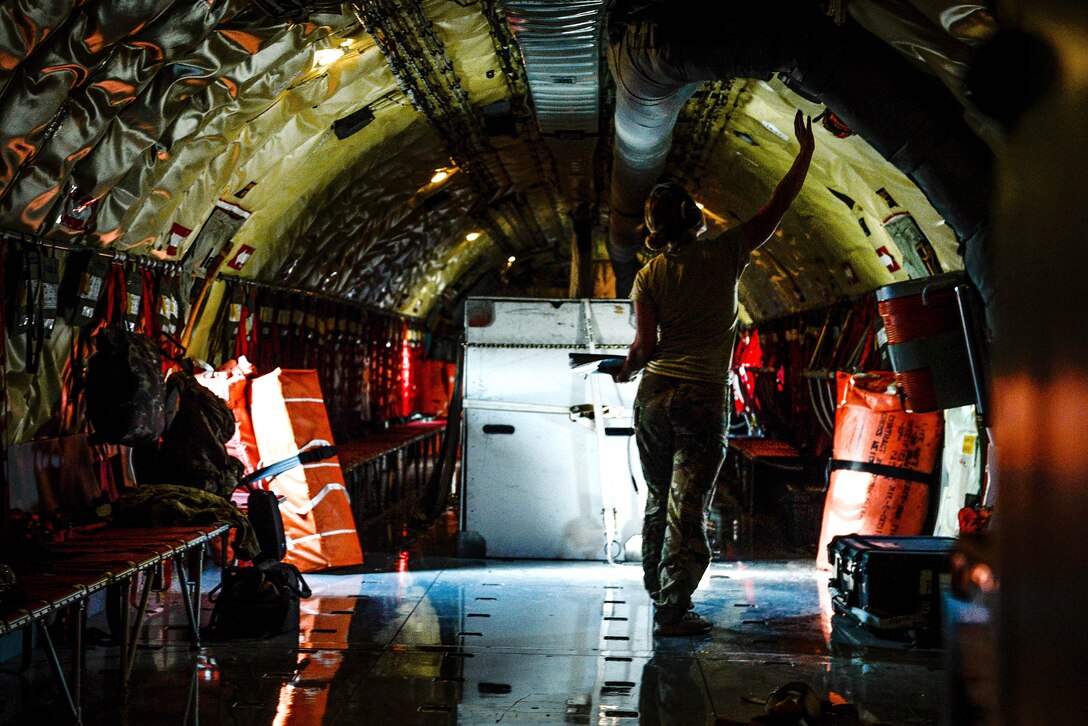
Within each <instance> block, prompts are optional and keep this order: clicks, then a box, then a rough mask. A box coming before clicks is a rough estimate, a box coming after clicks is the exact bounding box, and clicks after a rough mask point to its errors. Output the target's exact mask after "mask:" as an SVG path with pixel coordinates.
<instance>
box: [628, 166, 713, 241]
mask: <svg viewBox="0 0 1088 726" xmlns="http://www.w3.org/2000/svg"><path fill="white" fill-rule="evenodd" d="M665 195H671V196H673V197H674V198H675V201H670V202H664V201H663V200H660V197H662V196H665ZM663 203H665V204H669V205H670V207H669V208H666V209H665V210H661V209H660V205H661V204H663ZM655 212H656V214H655ZM643 221H644V222H645V224H646V229H648V230H649V231H650V232H651V235H650V237H649V238H647V240H646V244H647V246H649V247H650V248H651V249H661V248H662V247H664V246H665V244H667V243H668V242H670V241H672V238H676V237H680V236H681V235H684V234H685V233H688V232H691V231H693V230H697V231H699V232H701V231H702V230H703V229H706V220H705V219H704V218H703V210H701V209H699V205H698V204H696V203H695V200H694V199H693V198H692V196H691V194H690V193H688V190H687V189H685V188H684V187H682V186H680V185H679V184H677V183H675V182H662V183H660V184H658V185H657V186H655V187H654V188H653V189H652V190H651V191H650V195H649V196H648V197H647V198H646V206H645V208H644V210H643ZM662 238H664V239H662Z"/></svg>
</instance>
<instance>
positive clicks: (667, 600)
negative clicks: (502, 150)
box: [614, 111, 815, 636]
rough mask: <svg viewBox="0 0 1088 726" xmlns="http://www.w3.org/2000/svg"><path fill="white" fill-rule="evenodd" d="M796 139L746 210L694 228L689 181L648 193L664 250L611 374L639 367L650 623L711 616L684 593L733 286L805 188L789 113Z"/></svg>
mask: <svg viewBox="0 0 1088 726" xmlns="http://www.w3.org/2000/svg"><path fill="white" fill-rule="evenodd" d="M793 128H794V133H795V135H796V138H797V141H798V143H799V145H800V151H799V152H798V154H797V157H796V159H794V162H793V165H792V166H791V167H790V170H789V171H788V172H786V175H785V176H784V177H782V180H781V181H780V182H779V183H778V186H777V187H775V190H774V192H773V193H772V194H771V198H770V199H769V200H768V201H767V203H766V204H765V205H763V207H762V208H760V210H759V211H758V212H756V214H755V215H753V216H752V218H751V219H749V220H748V221H746V222H744V223H742V224H740V225H737V226H734V227H731V228H730V229H728V230H726V231H725V232H724V233H722V234H719V235H715V236H712V237H709V238H708V239H700V236H701V235H702V234H703V232H705V231H706V220H705V218H704V216H703V213H702V210H701V207H700V205H699V204H698V203H697V202H696V201H695V199H694V198H692V196H691V194H689V193H688V192H687V190H686V189H684V188H683V187H681V186H679V185H678V184H673V183H671V182H665V183H663V184H658V185H657V186H656V187H654V189H653V191H651V192H650V196H649V197H648V198H647V199H646V209H645V215H644V216H645V222H646V227H647V229H649V230H650V236H649V237H648V238H647V239H646V245H647V246H648V247H649V248H650V249H652V250H655V251H661V252H662V254H659V255H657V256H656V257H654V258H653V259H651V260H650V261H649V262H648V263H646V265H645V266H644V267H643V268H642V269H641V270H639V271H638V274H637V275H635V280H634V285H633V286H632V288H631V299H632V300H633V301H634V303H635V328H636V329H635V340H634V342H633V343H631V348H630V350H629V351H628V352H627V358H626V360H625V361H624V363H623V367H622V368H621V369H620V370H619V371H618V372H617V373H616V374H615V375H614V378H615V379H616V380H617V381H620V382H624V381H629V380H631V379H632V378H633V377H634V375H635V373H636V372H637V371H639V370H640V369H642V368H645V369H646V374H645V375H644V377H643V379H642V383H641V384H640V385H639V389H638V395H637V396H636V397H635V436H636V440H637V442H638V449H639V456H640V458H641V459H642V471H643V474H644V475H645V477H646V483H647V489H648V490H649V491H648V495H647V498H646V513H645V519H644V522H643V531H642V535H643V541H642V551H643V569H644V573H645V584H646V590H647V591H648V592H649V593H650V596H651V597H652V598H653V600H654V608H655V612H654V633H655V634H656V635H664V636H670V635H697V634H700V633H706V632H709V631H710V630H711V628H712V623H711V622H710V621H709V620H707V619H706V618H704V617H702V616H700V615H698V614H696V613H694V612H692V601H691V595H692V593H693V592H694V591H695V588H696V587H698V585H699V580H700V579H701V578H702V576H703V573H704V572H706V568H707V567H708V566H709V564H710V543H709V542H708V541H707V536H706V519H707V507H708V506H709V505H710V500H711V497H712V496H713V493H714V492H713V489H714V479H715V478H716V477H717V474H718V469H719V468H720V467H721V463H722V458H723V457H722V454H723V451H724V447H723V443H724V441H725V435H726V432H727V431H728V425H727V421H726V419H727V416H728V411H727V409H726V396H725V389H726V386H727V385H728V376H729V368H730V366H731V363H732V356H733V348H734V347H735V346H736V336H737V320H738V314H739V304H738V296H737V289H738V285H739V283H740V276H741V273H743V272H744V268H745V267H746V266H747V265H748V260H749V255H750V253H751V252H752V251H753V250H755V249H756V248H758V247H759V246H760V245H762V244H763V243H764V242H766V241H767V240H768V239H769V238H770V236H771V235H772V234H773V233H774V231H775V229H776V228H777V227H778V224H779V222H781V221H782V217H783V215H785V213H786V210H787V209H788V208H789V206H790V204H791V203H792V202H793V200H794V199H795V198H796V197H797V194H798V192H800V191H801V185H802V184H803V183H804V180H805V175H806V174H807V173H808V167H809V163H810V161H811V160H812V151H813V148H814V146H815V142H814V141H813V137H812V121H811V120H809V121H808V122H807V123H806V122H805V119H804V116H803V115H802V114H801V112H800V111H798V112H797V115H796V116H795V117H794V121H793Z"/></svg>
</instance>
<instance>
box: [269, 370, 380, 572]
mask: <svg viewBox="0 0 1088 726" xmlns="http://www.w3.org/2000/svg"><path fill="white" fill-rule="evenodd" d="M250 385H251V386H252V388H251V392H250V407H251V408H250V412H251V414H252V419H253V431H254V433H255V434H256V435H257V444H258V446H260V449H261V457H262V459H263V461H264V463H266V464H270V463H273V462H276V461H279V460H281V459H286V458H287V457H289V456H292V455H294V454H296V453H298V452H299V451H300V450H302V449H304V448H306V447H307V446H311V445H321V444H323V443H329V444H331V443H332V429H331V428H330V427H329V417H328V414H327V413H326V411H325V400H324V398H323V397H322V395H321V386H320V384H319V383H318V380H317V371H314V370H283V369H281V368H277V369H276V370H274V371H272V372H271V373H268V374H267V375H263V376H261V377H260V378H255V379H254V380H253V381H252V382H251V384H250ZM314 442H318V443H316V444H315V443H314ZM270 488H271V489H272V490H273V491H275V492H276V493H277V494H281V495H283V496H284V497H285V498H286V501H285V502H283V504H281V505H280V512H281V513H282V515H283V529H284V532H285V533H286V535H287V556H286V557H284V562H289V563H291V564H293V565H295V566H296V567H298V568H299V569H300V570H302V571H303V572H314V571H316V570H324V569H326V568H329V567H343V566H345V565H358V564H361V563H362V561H363V553H362V550H361V549H360V547H359V537H358V535H357V534H356V531H355V521H354V519H353V518H352V514H351V503H350V501H349V500H348V493H347V490H346V489H345V488H344V474H343V472H342V471H341V470H340V462H339V459H337V458H336V457H333V458H332V459H326V460H325V461H319V462H316V463H313V464H306V465H305V466H304V467H295V468H294V469H291V470H290V471H288V472H285V473H283V474H280V475H279V476H277V477H276V478H275V479H273V480H272V485H271V487H270Z"/></svg>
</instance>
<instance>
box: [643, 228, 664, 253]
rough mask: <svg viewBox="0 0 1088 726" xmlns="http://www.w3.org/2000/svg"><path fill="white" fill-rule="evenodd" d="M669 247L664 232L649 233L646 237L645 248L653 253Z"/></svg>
mask: <svg viewBox="0 0 1088 726" xmlns="http://www.w3.org/2000/svg"><path fill="white" fill-rule="evenodd" d="M668 245H669V238H668V236H666V235H665V233H664V232H650V234H649V235H648V236H647V237H646V246H647V247H649V248H650V250H652V251H654V252H658V251H660V250H663V249H665V248H666V247H668Z"/></svg>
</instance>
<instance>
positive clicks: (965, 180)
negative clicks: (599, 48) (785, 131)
mask: <svg viewBox="0 0 1088 726" xmlns="http://www.w3.org/2000/svg"><path fill="white" fill-rule="evenodd" d="M609 44H610V45H609V64H610V66H611V69H612V75H613V77H614V78H615V81H616V114H615V128H616V132H615V133H616V142H615V147H614V152H613V164H612V181H611V188H610V193H609V204H610V214H611V218H610V220H609V222H610V224H609V229H610V232H609V244H608V247H609V255H610V257H611V259H612V266H613V270H614V271H615V273H616V280H617V282H616V292H617V295H619V296H621V297H622V296H624V295H626V294H628V292H629V290H630V287H631V283H632V282H633V280H634V275H635V272H636V271H637V269H638V263H637V262H636V260H635V253H636V251H637V249H638V246H639V244H640V242H641V230H640V228H639V225H640V223H641V219H642V205H643V202H644V200H645V199H646V197H647V195H648V194H649V191H650V189H651V188H652V187H653V185H654V184H655V183H656V182H657V180H658V177H659V176H660V174H661V171H662V169H663V167H664V165H665V159H666V156H667V154H668V151H669V146H670V143H671V138H672V130H673V127H674V125H675V123H676V119H677V116H678V115H679V113H680V109H681V107H682V106H683V104H684V102H685V101H687V99H688V98H690V96H691V94H692V93H693V92H694V91H695V89H696V87H697V85H698V84H699V83H702V82H704V81H710V80H725V79H730V78H760V79H767V78H769V77H770V76H771V75H772V74H774V73H781V74H783V76H784V80H785V81H786V82H787V84H788V85H789V86H790V87H791V88H793V89H794V90H796V91H797V92H798V93H800V94H801V95H803V96H805V97H807V98H810V99H814V100H819V101H820V102H821V103H823V104H825V105H826V106H827V107H828V108H829V109H830V110H832V111H834V113H835V115H836V116H838V117H839V118H840V119H842V120H843V121H844V122H845V123H846V124H847V125H849V126H850V128H851V129H853V130H854V131H855V132H857V133H858V134H859V135H860V136H861V137H862V138H864V139H865V140H866V141H867V142H868V143H869V144H870V145H871V146H872V147H873V148H874V149H875V150H876V151H877V152H878V153H879V154H881V155H882V156H883V157H884V158H886V159H887V160H888V161H889V162H891V163H892V164H893V165H894V166H896V167H897V168H898V169H900V170H901V171H902V172H903V173H904V174H906V175H907V176H908V177H909V178H910V179H911V180H912V181H913V182H914V183H915V184H917V185H918V187H919V188H920V189H921V190H922V191H923V192H924V193H925V194H926V196H927V197H928V199H929V201H930V203H931V204H932V205H933V207H934V208H935V209H936V210H937V212H938V213H939V214H940V215H941V216H942V217H944V219H945V220H946V221H947V222H948V224H949V226H950V227H951V228H952V230H953V231H954V232H955V233H956V235H957V237H958V239H959V241H960V254H961V255H962V256H963V257H964V260H965V266H966V268H967V272H968V275H969V276H970V277H971V279H972V281H973V282H974V283H975V285H976V286H977V287H978V288H979V290H980V292H981V293H982V295H983V297H984V299H985V300H986V301H987V302H989V300H990V298H991V297H992V294H993V290H992V284H991V280H992V275H990V274H989V272H988V270H987V263H988V260H987V259H986V258H987V254H986V252H985V250H984V246H985V237H986V232H985V226H986V220H987V209H988V206H989V201H990V190H991V186H992V161H993V160H992V154H991V153H990V150H989V148H988V147H986V146H985V145H984V144H983V143H982V142H981V141H980V140H979V139H978V137H976V136H975V135H974V134H973V133H972V132H971V130H970V129H969V128H968V126H967V124H966V123H965V122H964V121H963V118H962V114H963V108H962V107H961V106H960V105H959V103H958V102H957V101H956V100H955V99H954V98H953V97H952V96H951V94H950V93H949V92H948V91H947V90H946V89H945V88H944V86H942V85H941V84H940V83H939V82H938V81H936V80H935V79H933V78H931V77H927V76H925V75H923V74H922V73H919V72H918V71H917V70H915V69H914V68H913V67H912V66H911V65H910V64H909V62H907V61H906V60H904V59H903V58H902V57H901V56H900V55H899V54H897V53H896V52H895V51H894V50H893V49H891V48H890V47H889V46H887V45H886V44H884V43H882V42H881V41H880V40H878V39H877V38H875V37H873V36H872V35H870V34H868V33H866V32H865V31H863V30H861V29H860V28H858V27H856V26H854V25H852V24H849V23H848V24H846V25H843V26H838V25H835V24H834V23H833V22H832V21H831V20H830V19H828V18H826V17H825V16H824V15H822V14H821V13H820V11H819V9H818V7H816V4H815V3H810V4H804V3H798V2H788V3H778V4H771V3H721V2H718V1H716V0H674V1H673V2H668V3H660V4H650V5H646V4H645V3H634V2H621V3H620V4H618V5H617V6H616V7H614V8H613V10H612V12H611V14H610V18H609Z"/></svg>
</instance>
